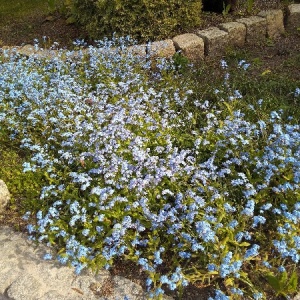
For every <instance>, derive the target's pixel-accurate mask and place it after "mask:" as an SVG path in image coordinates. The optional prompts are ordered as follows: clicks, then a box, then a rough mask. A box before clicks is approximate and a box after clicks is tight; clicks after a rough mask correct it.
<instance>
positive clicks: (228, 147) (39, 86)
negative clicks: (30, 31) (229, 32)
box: [0, 39, 300, 299]
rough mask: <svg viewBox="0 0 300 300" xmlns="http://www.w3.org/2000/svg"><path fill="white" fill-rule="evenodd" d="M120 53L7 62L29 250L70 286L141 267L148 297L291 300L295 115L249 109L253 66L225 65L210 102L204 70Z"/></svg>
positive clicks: (2, 102)
mask: <svg viewBox="0 0 300 300" xmlns="http://www.w3.org/2000/svg"><path fill="white" fill-rule="evenodd" d="M114 43H120V41H119V40H118V41H108V40H107V41H103V42H99V44H98V48H93V47H90V48H88V51H85V52H84V51H83V50H80V47H79V51H78V53H77V54H76V56H75V52H74V51H69V52H65V51H60V52H58V53H57V56H55V57H53V58H49V59H41V58H37V57H35V56H30V57H22V56H19V55H18V54H16V53H15V54H11V53H9V52H8V51H4V52H3V55H2V57H1V59H2V62H1V64H0V70H1V79H0V86H1V89H0V126H1V127H0V139H1V144H3V145H5V146H6V147H7V149H8V150H9V151H15V153H18V155H19V157H18V158H15V159H16V160H18V159H20V160H21V161H22V164H23V171H24V172H25V175H26V179H27V180H28V181H29V182H30V181H31V184H32V186H34V189H35V190H36V191H37V193H34V192H33V193H32V194H28V195H27V196H29V197H26V198H24V199H22V207H21V208H22V210H23V211H24V219H27V220H28V222H29V225H28V227H27V230H28V231H29V233H30V235H31V239H32V240H35V241H37V242H45V243H47V244H48V245H51V246H54V247H55V248H56V249H57V255H56V258H57V259H58V260H59V261H60V262H61V263H63V264H67V263H68V264H71V265H72V266H74V267H75V270H76V273H80V272H81V271H82V270H83V269H84V268H86V267H91V268H94V269H97V268H102V267H105V268H109V267H111V266H112V265H113V263H114V261H115V260H116V259H118V258H120V257H121V258H123V259H125V260H129V261H133V262H134V263H135V264H136V265H137V267H140V268H141V269H142V270H144V271H145V272H146V274H147V276H148V278H147V280H146V286H147V289H148V292H149V297H151V298H160V297H161V296H162V294H163V293H164V290H171V291H172V290H176V291H177V293H178V295H179V296H180V294H181V293H182V291H183V289H184V287H185V286H186V285H187V284H188V283H189V282H192V283H198V282H201V283H203V284H207V285H212V286H214V287H215V289H216V290H215V293H214V294H212V295H211V298H210V299H239V298H241V297H242V296H243V297H249V298H250V299H251V298H252V299H265V298H266V291H265V290H264V288H265V287H264V285H263V284H262V283H261V282H264V280H266V281H268V282H269V284H270V287H272V288H273V291H274V292H273V293H274V294H276V295H278V296H288V295H291V294H293V293H294V292H295V291H296V288H297V281H298V279H297V265H298V263H299V258H300V256H299V249H300V242H299V240H300V233H299V221H300V199H299V176H300V173H299V155H300V145H299V143H300V139H299V125H298V124H299V114H297V110H286V111H285V110H283V109H281V108H282V103H280V102H281V101H279V102H274V101H273V100H274V99H273V98H272V97H270V95H269V96H268V97H266V98H265V99H264V98H261V97H260V95H257V98H255V97H254V95H255V92H254V93H253V91H252V90H251V87H252V88H253V86H251V80H249V81H247V80H246V78H247V72H250V71H251V65H249V63H248V62H247V61H244V60H241V59H238V60H237V61H234V60H233V61H232V65H230V66H228V65H227V62H226V61H224V60H222V61H221V65H220V72H221V73H223V74H222V80H220V81H219V82H218V81H216V85H215V86H211V85H210V86H209V85H208V86H205V88H206V90H205V92H204V91H203V90H201V89H199V83H198V81H197V80H196V79H197V78H198V79H199V76H200V75H199V74H201V72H203V70H202V69H201V68H198V69H197V68H191V67H190V65H189V62H188V61H187V60H186V59H184V58H183V57H181V56H180V55H178V54H177V55H176V56H175V57H174V60H170V61H168V60H166V59H157V60H156V61H155V60H154V58H153V59H151V58H150V57H145V58H143V57H139V56H136V55H133V53H132V52H130V51H129V49H127V48H126V43H127V40H126V39H123V40H121V45H120V46H118V47H116V45H115V44H114ZM36 47H39V46H38V45H36ZM231 69H235V70H236V71H235V73H234V74H235V75H233V76H231V72H230V70H231ZM241 78H243V80H241ZM298 84H299V81H297V80H296V81H290V82H289V83H288V84H287V87H286V88H287V89H289V91H288V97H287V98H288V99H287V100H288V101H292V102H293V103H297V101H298V99H299V97H300V90H299V85H298ZM204 85H205V84H204ZM261 89H262V90H263V85H262V86H261ZM247 91H249V93H248V94H247ZM263 94H264V95H267V94H266V93H263ZM282 97H283V98H284V97H286V93H283V96H282ZM274 98H275V97H274ZM275 108H277V109H275ZM18 148H20V149H21V151H19V150H17V149H18ZM14 157H15V156H11V159H12V160H13V159H14ZM8 172H13V170H10V169H9V168H8V169H5V170H4V169H1V171H0V175H1V177H2V178H4V177H5V176H6V177H7V178H10V175H7V173H8ZM9 174H11V173H9ZM18 174H19V175H18V176H19V177H18V178H21V179H19V180H22V178H23V177H22V176H24V175H23V174H22V173H18ZM21 174H22V175H21ZM29 186H30V184H29ZM32 186H31V187H32ZM30 190H31V189H30V187H29V188H28V187H27V191H28V193H29V191H30ZM50 256H51V255H50V254H46V255H45V258H46V259H47V258H50Z"/></svg>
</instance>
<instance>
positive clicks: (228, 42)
mask: <svg viewBox="0 0 300 300" xmlns="http://www.w3.org/2000/svg"><path fill="white" fill-rule="evenodd" d="M299 28H300V4H291V5H289V6H288V8H287V11H286V12H283V11H282V10H280V9H273V10H265V11H261V12H260V13H259V14H258V15H257V16H251V17H248V18H240V19H237V20H235V21H233V22H228V23H221V24H219V25H217V26H215V27H209V28H207V29H205V30H199V31H198V32H196V33H185V34H181V35H178V36H175V37H174V38H172V39H167V40H164V41H155V42H152V43H151V44H150V47H149V45H137V46H134V47H132V48H131V50H132V51H134V52H135V53H137V54H139V55H146V53H148V54H149V52H150V53H152V54H155V55H156V56H162V57H171V56H172V55H174V53H175V52H178V51H180V52H181V53H182V54H183V55H185V56H186V57H188V58H189V59H190V60H191V61H193V62H196V61H199V60H203V59H205V57H207V56H214V55H222V53H223V50H224V49H226V47H228V46H238V47H243V46H244V45H245V44H255V43H261V42H262V41H264V40H265V39H266V38H276V37H278V36H280V35H282V34H284V33H285V31H286V30H288V31H290V32H293V31H297V30H299ZM3 49H4V48H3ZM15 49H16V51H17V52H19V53H20V54H24V55H28V56H29V55H32V54H35V55H38V56H54V55H55V51H54V50H52V51H50V50H43V51H41V50H35V49H34V46H32V45H25V46H23V47H16V48H15ZM0 51H1V49H0Z"/></svg>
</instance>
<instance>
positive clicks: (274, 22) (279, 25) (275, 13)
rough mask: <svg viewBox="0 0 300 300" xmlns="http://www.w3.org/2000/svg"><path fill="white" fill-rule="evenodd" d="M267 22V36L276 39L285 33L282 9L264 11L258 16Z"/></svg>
mask: <svg viewBox="0 0 300 300" xmlns="http://www.w3.org/2000/svg"><path fill="white" fill-rule="evenodd" d="M258 16H259V17H263V18H265V19H266V21H267V36H268V37H269V38H276V37H278V36H280V35H282V34H283V33H284V23H283V12H282V10H280V9H271V10H263V11H261V12H260V13H259V14H258Z"/></svg>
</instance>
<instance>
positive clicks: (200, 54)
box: [173, 33, 204, 62]
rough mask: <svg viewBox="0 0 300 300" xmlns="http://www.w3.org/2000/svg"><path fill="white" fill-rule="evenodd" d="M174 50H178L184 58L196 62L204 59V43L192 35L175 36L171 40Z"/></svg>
mask: <svg viewBox="0 0 300 300" xmlns="http://www.w3.org/2000/svg"><path fill="white" fill-rule="evenodd" d="M173 42H174V45H175V49H176V50H180V51H181V52H182V54H183V55H184V56H186V57H187V58H189V59H190V60H191V61H193V62H196V61H199V60H202V59H203V58H204V41H203V39H202V38H200V37H199V36H197V35H196V34H193V33H185V34H181V35H177V36H175V37H174V38H173Z"/></svg>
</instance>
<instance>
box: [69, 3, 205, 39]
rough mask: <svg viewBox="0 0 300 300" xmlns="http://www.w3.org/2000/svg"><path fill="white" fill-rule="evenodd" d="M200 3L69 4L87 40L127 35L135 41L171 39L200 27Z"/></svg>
mask: <svg viewBox="0 0 300 300" xmlns="http://www.w3.org/2000/svg"><path fill="white" fill-rule="evenodd" d="M201 7H202V4H201V0H189V1H184V0H154V1H145V0H97V1H94V0H84V1H83V0H72V1H71V15H72V16H73V17H74V18H75V19H76V20H77V21H78V22H79V23H80V24H82V25H83V26H85V27H86V29H87V31H88V33H89V35H90V37H91V38H94V39H99V38H103V37H105V36H107V37H111V36H112V35H113V34H114V33H115V34H116V35H117V36H126V35H131V36H132V37H134V38H136V39H138V40H139V41H146V40H148V39H150V40H158V39H164V38H167V37H171V36H172V35H175V34H178V33H180V32H183V31H185V32H187V31H188V30H189V29H191V28H193V27H195V26H198V25H199V24H200V14H201Z"/></svg>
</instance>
